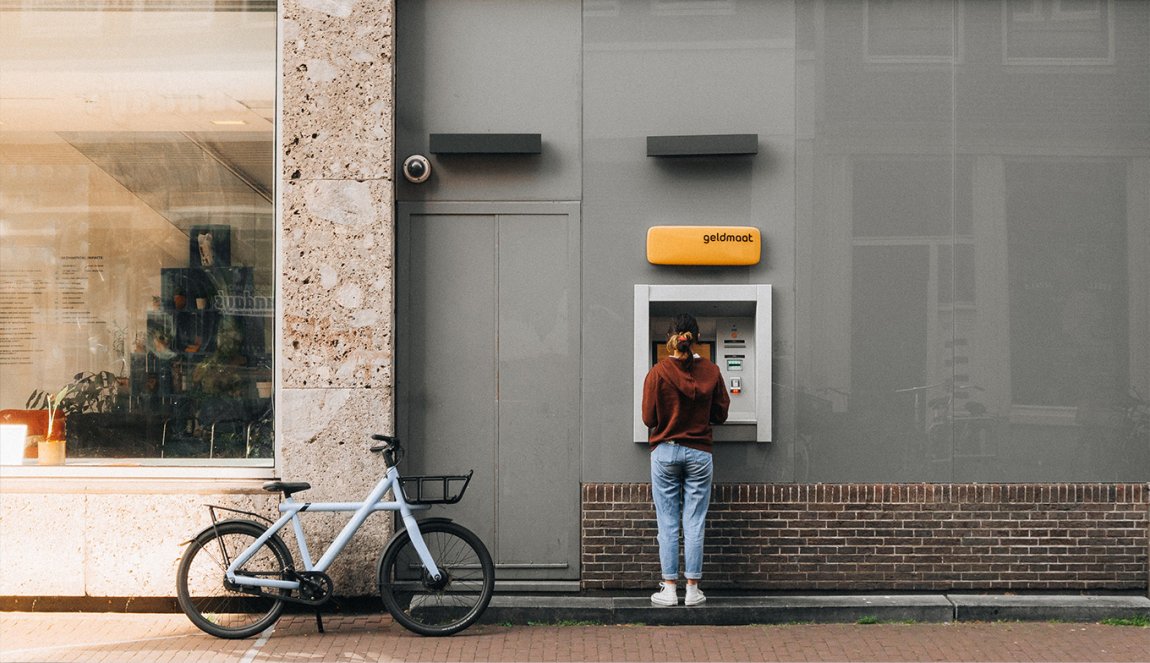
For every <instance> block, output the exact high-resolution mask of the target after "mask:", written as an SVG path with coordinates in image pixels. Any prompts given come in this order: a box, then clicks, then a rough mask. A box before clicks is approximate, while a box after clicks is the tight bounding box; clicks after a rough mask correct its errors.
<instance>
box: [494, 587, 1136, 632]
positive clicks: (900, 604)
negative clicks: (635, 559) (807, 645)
mask: <svg viewBox="0 0 1150 663" xmlns="http://www.w3.org/2000/svg"><path fill="white" fill-rule="evenodd" d="M1108 618H1114V619H1132V618H1150V598H1146V597H1142V596H1002V595H975V594H947V595H943V594H925V595H892V596H877V595H876V596H763V597H748V596H719V595H714V596H708V599H707V602H706V603H705V604H703V605H701V606H693V607H686V606H683V605H679V606H675V607H658V606H653V605H651V602H650V600H649V599H647V598H645V597H587V596H539V595H496V596H495V598H494V599H492V601H491V605H490V607H488V609H487V612H486V613H485V614H484V616H483V619H482V621H483V622H485V623H489V624H528V623H542V624H553V623H562V622H591V623H598V624H648V625H689V624H693V625H711V626H732V625H745V624H795V623H823V624H835V623H838V624H842V623H857V622H919V623H947V622H952V621H963V622H976V621H983V622H984V621H1064V622H1097V621H1101V620H1103V619H1108Z"/></svg>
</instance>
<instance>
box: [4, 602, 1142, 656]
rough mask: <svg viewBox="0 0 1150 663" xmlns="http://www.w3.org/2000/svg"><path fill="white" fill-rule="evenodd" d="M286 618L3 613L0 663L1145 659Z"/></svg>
mask: <svg viewBox="0 0 1150 663" xmlns="http://www.w3.org/2000/svg"><path fill="white" fill-rule="evenodd" d="M324 625H325V627H326V629H327V632H326V633H324V634H320V633H317V632H316V629H315V620H314V618H311V617H306V616H299V615H292V616H287V617H284V618H283V619H281V620H280V622H279V624H277V626H276V627H275V630H274V631H273V632H272V633H271V634H270V636H267V637H265V636H261V637H258V638H251V639H248V640H238V641H235V640H219V639H216V638H213V637H211V636H208V635H206V634H204V633H202V632H200V631H199V630H197V629H196V628H195V627H194V626H192V625H191V623H190V622H188V621H187V619H186V618H185V617H184V616H183V615H172V614H120V613H0V662H2V663H26V662H27V663H34V662H48V661H50V662H53V663H55V662H60V663H65V662H70V661H77V662H83V663H136V662H139V663H182V662H186V661H196V662H200V661H203V662H215V661H221V662H222V661H227V662H240V663H257V662H267V661H285V662H292V661H298V662H301V663H302V662H304V661H307V662H309V663H311V662H321V661H322V662H324V663H328V662H335V661H348V662H358V661H1145V660H1147V659H1148V658H1150V629H1148V628H1140V627H1132V626H1106V625H1102V624H1071V623H1050V622H1015V623H953V624H876V625H858V624H803V625H788V626H639V625H621V626H496V625H478V626H474V627H472V628H471V629H469V630H467V631H464V632H463V633H461V634H459V635H456V636H454V637H450V638H423V637H419V636H417V635H414V634H411V633H409V632H408V631H406V630H404V629H403V628H401V627H400V626H398V625H397V624H393V623H392V622H391V619H390V618H389V617H384V616H379V615H364V616H349V615H342V616H328V617H327V618H326V619H325V620H324Z"/></svg>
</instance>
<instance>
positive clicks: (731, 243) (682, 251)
mask: <svg viewBox="0 0 1150 663" xmlns="http://www.w3.org/2000/svg"><path fill="white" fill-rule="evenodd" d="M762 247H763V240H762V236H761V234H760V233H759V229H758V228H754V227H751V226H652V227H650V228H648V229H647V262H650V263H651V264H652V265H700V266H703V265H707V266H710V265H722V266H739V265H757V264H759V260H760V259H761V257H762Z"/></svg>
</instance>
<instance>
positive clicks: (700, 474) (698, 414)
mask: <svg viewBox="0 0 1150 663" xmlns="http://www.w3.org/2000/svg"><path fill="white" fill-rule="evenodd" d="M698 338H699V323H698V322H696V321H695V318H694V317H692V316H690V315H687V314H683V315H680V316H678V317H676V318H675V321H674V323H673V325H672V328H671V333H670V335H669V338H668V340H667V351H668V352H669V353H670V356H669V357H667V358H666V359H663V360H662V361H660V362H659V363H657V364H655V366H653V367H652V368H651V370H650V372H648V373H647V379H646V380H644V381H643V423H645V424H647V428H648V429H649V430H650V432H649V436H648V443H649V444H650V449H651V494H652V497H653V498H654V500H655V515H656V517H657V520H658V523H659V563H660V565H661V566H662V573H663V582H662V584H661V585H660V590H659V591H658V592H655V593H654V594H652V595H651V602H652V603H654V604H655V605H667V606H670V605H677V604H678V603H679V597H678V594H677V593H676V591H677V590H676V583H677V581H678V579H679V522H680V520H682V527H683V556H684V557H685V561H686V571H685V573H684V576H685V577H686V578H687V594H686V599H685V601H684V603H686V604H687V605H699V604H700V603H702V602H703V601H706V600H707V597H706V596H704V595H703V592H702V591H701V590H700V589H699V579H700V578H702V577H703V526H704V521H705V520H706V517H707V507H708V505H709V504H710V501H711V476H712V468H713V466H712V464H711V424H721V423H723V422H724V421H726V420H727V409H728V408H729V407H730V405H731V398H730V396H728V395H727V386H726V385H725V384H723V376H722V375H721V374H720V373H719V367H718V366H715V364H713V363H712V362H710V361H708V360H707V359H704V358H702V357H700V356H699V355H697V354H695V351H694V347H693V346H694V344H695V342H696V341H697V340H698Z"/></svg>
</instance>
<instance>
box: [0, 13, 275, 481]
mask: <svg viewBox="0 0 1150 663" xmlns="http://www.w3.org/2000/svg"><path fill="white" fill-rule="evenodd" d="M275 8H276V5H275V3H274V2H258V1H256V2H252V1H248V2H215V1H210V0H181V1H178V2H176V1H171V2H164V1H161V2H143V1H136V2H115V1H113V0H57V1H51V2H48V1H45V2H38V1H25V2H15V1H11V0H0V70H2V72H3V73H2V76H0V239H2V243H0V372H2V374H3V378H2V379H0V411H2V412H0V423H3V424H14V425H24V426H26V427H27V428H26V434H27V437H26V438H25V445H26V448H25V451H24V454H23V455H24V459H23V461H22V462H23V463H24V464H42V463H44V462H45V461H48V460H50V459H47V458H40V457H38V456H39V445H37V444H34V443H35V442H38V441H39V439H38V437H37V436H44V437H45V438H49V439H50V438H63V439H64V440H65V446H64V450H65V452H64V453H65V456H64V458H65V460H64V462H65V463H66V464H68V465H73V464H101V463H107V462H117V463H122V462H124V460H125V459H133V461H132V462H139V463H147V464H173V465H203V464H209V465H215V464H220V465H236V464H239V465H268V464H270V463H271V458H272V448H273V444H272V440H273V430H272V427H273V424H272V411H273V410H272V404H273V402H274V398H273V393H272V387H271V385H272V383H273V375H274V373H273V370H272V368H273V367H272V357H273V356H274V352H273V345H272V343H273V329H274V317H273V313H274V296H273V293H274V285H275V272H274V265H275V248H274V239H275V234H274V228H275V213H274V204H273V201H274V193H273V187H274V161H275V159H274V155H275V140H274V136H275V134H274V113H275V95H276V11H275ZM50 414H51V415H52V416H49V415H50ZM49 420H51V430H48V426H49Z"/></svg>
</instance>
